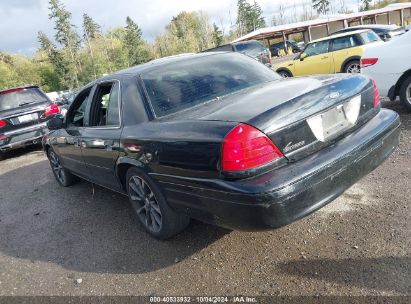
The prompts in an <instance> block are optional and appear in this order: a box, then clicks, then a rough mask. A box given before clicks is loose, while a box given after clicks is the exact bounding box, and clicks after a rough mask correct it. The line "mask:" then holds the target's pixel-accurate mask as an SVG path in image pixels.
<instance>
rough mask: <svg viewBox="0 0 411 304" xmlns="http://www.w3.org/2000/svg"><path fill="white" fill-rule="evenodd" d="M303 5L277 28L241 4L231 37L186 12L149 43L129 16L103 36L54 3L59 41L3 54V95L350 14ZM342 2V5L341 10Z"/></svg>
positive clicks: (281, 14)
mask: <svg viewBox="0 0 411 304" xmlns="http://www.w3.org/2000/svg"><path fill="white" fill-rule="evenodd" d="M303 1H305V2H303V10H302V13H300V15H298V14H297V8H296V7H294V8H292V13H291V14H285V6H284V5H283V4H281V3H280V4H279V6H278V10H277V12H276V13H275V14H274V16H273V18H272V20H271V24H267V22H266V20H265V18H264V16H263V11H262V9H261V6H260V5H259V4H258V3H257V1H255V0H254V1H253V2H250V1H249V0H237V17H236V20H235V21H234V24H231V27H230V28H229V31H228V32H225V31H224V26H223V20H221V24H216V23H211V22H210V19H209V18H208V16H207V14H206V13H204V12H201V11H200V12H185V11H183V12H180V13H179V14H178V15H177V16H174V17H173V18H172V19H171V21H170V22H169V23H168V24H167V25H166V27H165V29H164V31H163V32H162V33H161V34H160V35H158V36H157V37H156V38H155V39H154V41H152V42H148V41H146V40H145V39H144V38H143V33H142V30H141V28H140V27H139V26H138V24H137V23H136V22H135V21H134V20H133V19H132V18H131V17H129V16H128V17H126V18H125V24H124V26H121V27H117V28H114V29H111V30H108V31H103V30H102V28H101V26H100V25H99V24H98V23H97V22H96V21H95V20H94V19H93V18H92V16H90V15H88V14H86V13H85V14H83V22H82V26H81V28H80V29H78V28H77V27H75V26H74V25H73V24H72V14H71V12H70V11H68V10H67V8H66V7H65V6H64V5H63V3H61V1H60V0H49V19H50V20H51V21H53V23H54V30H55V32H54V36H53V37H48V36H47V35H46V34H45V33H44V32H42V31H39V32H38V35H37V38H38V41H39V45H40V47H39V49H38V50H37V51H36V53H35V54H34V55H33V56H32V57H27V56H24V55H16V54H7V53H4V52H0V75H1V77H0V89H3V88H9V87H14V86H19V85H24V84H37V85H40V86H41V87H42V89H43V90H44V91H60V90H66V89H75V88H78V87H80V86H82V85H84V84H86V83H88V82H90V81H91V80H93V79H96V78H98V77H101V76H102V75H104V74H108V73H111V72H114V71H117V70H120V69H123V68H127V67H130V66H133V65H137V64H141V63H144V62H147V61H150V60H152V59H155V58H160V57H164V56H170V55H175V54H180V53H188V52H199V51H202V50H205V49H208V48H212V47H217V46H220V45H222V44H224V43H227V42H229V41H232V40H233V39H235V38H237V37H240V36H242V35H245V34H247V33H249V32H252V31H254V30H257V29H259V28H262V27H265V26H267V25H277V24H284V23H289V22H296V21H304V20H308V19H314V18H316V17H317V14H326V13H328V12H330V11H332V9H333V7H339V9H340V10H342V11H341V12H347V9H346V8H345V6H344V1H343V0H303ZM311 1H312V2H311ZM336 1H339V2H341V3H340V4H339V5H338V3H337V4H335V2H336ZM391 2H394V1H391V0H383V1H379V2H378V4H379V5H381V6H385V5H387V4H389V3H391ZM395 2H398V1H395ZM362 3H363V6H364V9H366V8H367V7H368V8H372V7H371V6H370V5H371V4H370V0H362ZM344 10H345V11H344ZM339 12H340V11H339ZM231 23H232V21H231Z"/></svg>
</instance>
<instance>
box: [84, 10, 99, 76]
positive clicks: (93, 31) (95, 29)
mask: <svg viewBox="0 0 411 304" xmlns="http://www.w3.org/2000/svg"><path fill="white" fill-rule="evenodd" d="M83 32H84V35H83V38H84V40H85V41H86V43H87V47H88V49H89V52H90V58H91V65H92V68H93V74H94V79H96V78H97V72H96V64H95V60H94V54H93V48H92V46H91V39H94V38H96V37H97V35H99V34H100V25H98V24H97V23H96V22H95V21H94V20H93V19H92V18H91V17H90V16H89V15H87V14H83Z"/></svg>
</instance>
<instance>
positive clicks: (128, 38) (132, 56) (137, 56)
mask: <svg viewBox="0 0 411 304" xmlns="http://www.w3.org/2000/svg"><path fill="white" fill-rule="evenodd" d="M126 24H127V25H126V27H125V29H126V33H125V36H124V45H125V47H126V49H127V53H128V65H129V66H132V65H136V64H140V63H144V62H147V61H148V60H149V59H150V58H149V54H148V52H147V50H146V49H145V48H144V41H143V38H142V31H141V29H140V27H139V26H138V25H137V24H136V23H135V22H134V21H133V19H131V18H130V17H129V16H127V18H126Z"/></svg>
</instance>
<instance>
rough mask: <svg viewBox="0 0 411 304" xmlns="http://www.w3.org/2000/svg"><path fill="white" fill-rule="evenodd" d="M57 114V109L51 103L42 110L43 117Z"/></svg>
mask: <svg viewBox="0 0 411 304" xmlns="http://www.w3.org/2000/svg"><path fill="white" fill-rule="evenodd" d="M59 112H60V109H59V107H58V106H57V105H56V104H54V103H52V104H51V105H49V106H47V107H46V108H45V109H44V116H50V115H53V114H57V113H59Z"/></svg>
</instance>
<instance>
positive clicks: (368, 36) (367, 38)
mask: <svg viewBox="0 0 411 304" xmlns="http://www.w3.org/2000/svg"><path fill="white" fill-rule="evenodd" d="M360 36H361V38H362V40H363V41H364V44H367V43H371V42H374V41H379V40H381V39H380V37H378V35H377V34H376V33H374V32H373V31H368V32H364V33H361V34H360Z"/></svg>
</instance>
